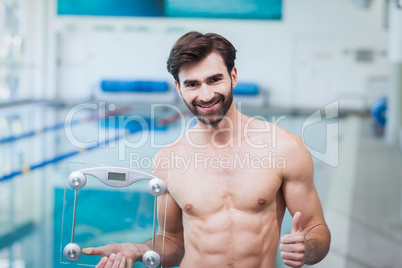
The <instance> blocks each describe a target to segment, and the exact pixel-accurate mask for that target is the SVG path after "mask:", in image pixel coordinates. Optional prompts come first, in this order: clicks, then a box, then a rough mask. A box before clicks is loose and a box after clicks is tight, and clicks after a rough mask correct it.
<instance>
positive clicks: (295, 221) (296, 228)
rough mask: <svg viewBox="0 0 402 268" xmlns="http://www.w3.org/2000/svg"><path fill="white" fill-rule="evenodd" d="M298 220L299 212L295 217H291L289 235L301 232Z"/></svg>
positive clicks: (299, 217)
mask: <svg viewBox="0 0 402 268" xmlns="http://www.w3.org/2000/svg"><path fill="white" fill-rule="evenodd" d="M300 219H301V212H299V211H297V212H296V213H295V215H293V219H292V231H291V234H294V233H296V232H298V231H301V230H302V227H301V225H300Z"/></svg>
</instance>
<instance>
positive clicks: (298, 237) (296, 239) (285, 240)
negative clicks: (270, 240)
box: [281, 234, 304, 244]
mask: <svg viewBox="0 0 402 268" xmlns="http://www.w3.org/2000/svg"><path fill="white" fill-rule="evenodd" d="M281 242H282V244H295V243H304V235H302V234H293V235H290V234H287V235H284V236H282V238H281Z"/></svg>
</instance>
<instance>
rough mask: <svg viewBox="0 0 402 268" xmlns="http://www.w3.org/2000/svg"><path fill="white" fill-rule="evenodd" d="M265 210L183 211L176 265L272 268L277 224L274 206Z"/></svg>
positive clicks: (278, 229) (277, 237)
mask: <svg viewBox="0 0 402 268" xmlns="http://www.w3.org/2000/svg"><path fill="white" fill-rule="evenodd" d="M266 209H267V210H268V211H267V210H264V211H261V212H260V213H247V212H244V211H240V210H236V209H234V208H229V209H222V210H220V211H218V212H215V213H214V214H213V215H209V216H206V217H203V218H199V217H192V216H191V215H188V214H185V213H183V225H184V226H183V227H184V230H185V231H184V244H185V255H184V258H183V260H182V262H181V265H180V267H181V268H187V267H208V268H209V267H233V268H234V267H253V268H259V267H261V268H262V267H264V268H271V267H272V268H274V267H276V264H275V259H276V251H277V247H278V242H279V233H280V226H279V224H278V218H277V214H276V211H275V209H274V208H271V209H269V208H266ZM269 210H271V211H269Z"/></svg>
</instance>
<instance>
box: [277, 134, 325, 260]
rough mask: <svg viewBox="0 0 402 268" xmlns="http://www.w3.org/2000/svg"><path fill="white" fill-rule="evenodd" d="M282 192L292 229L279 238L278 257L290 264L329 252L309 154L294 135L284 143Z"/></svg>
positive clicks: (316, 257) (320, 256) (315, 258)
mask: <svg viewBox="0 0 402 268" xmlns="http://www.w3.org/2000/svg"><path fill="white" fill-rule="evenodd" d="M285 148H286V152H285V153H284V154H285V156H286V169H285V171H284V173H283V177H284V181H283V185H282V191H283V195H284V199H285V202H286V206H287V207H288V210H289V212H290V214H291V215H292V216H293V222H292V232H291V234H287V235H284V236H283V237H282V239H281V242H282V244H281V246H280V249H281V256H282V258H283V259H284V263H285V264H286V265H289V266H291V267H301V266H302V265H303V264H315V263H317V262H320V261H321V260H322V259H323V258H324V257H325V256H326V255H327V253H328V251H329V246H330V241H331V236H330V231H329V229H328V226H327V224H326V223H325V219H324V214H323V211H322V206H321V202H320V199H319V197H318V193H317V190H316V187H315V185H314V167H313V162H312V159H311V155H310V153H309V152H308V150H307V148H306V147H305V145H304V144H303V142H302V141H301V139H300V138H299V137H297V136H296V135H291V137H290V139H289V141H288V142H286V146H285Z"/></svg>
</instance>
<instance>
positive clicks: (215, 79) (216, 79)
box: [212, 78, 221, 82]
mask: <svg viewBox="0 0 402 268" xmlns="http://www.w3.org/2000/svg"><path fill="white" fill-rule="evenodd" d="M220 80H221V79H220V78H213V79H212V82H219V81H220Z"/></svg>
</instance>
